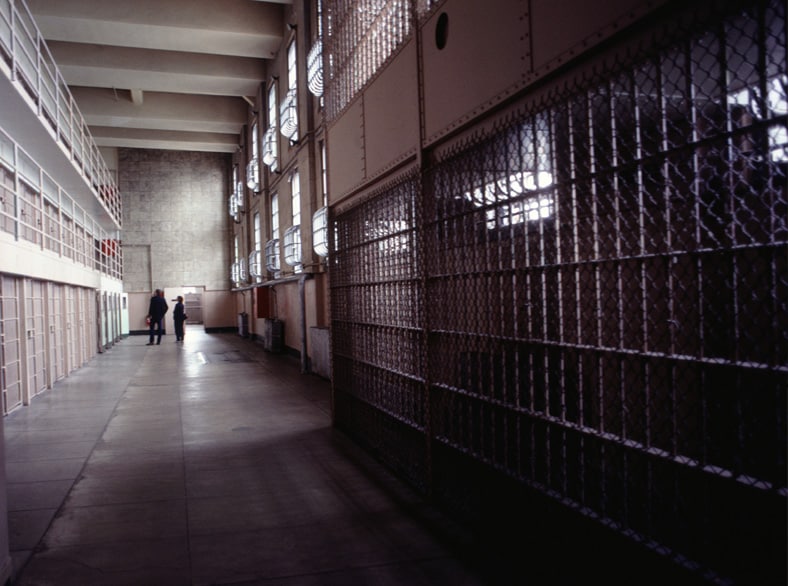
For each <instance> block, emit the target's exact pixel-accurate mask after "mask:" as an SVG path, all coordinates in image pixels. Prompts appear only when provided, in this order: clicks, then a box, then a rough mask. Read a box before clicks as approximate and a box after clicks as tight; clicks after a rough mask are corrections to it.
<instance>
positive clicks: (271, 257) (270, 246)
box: [265, 193, 280, 279]
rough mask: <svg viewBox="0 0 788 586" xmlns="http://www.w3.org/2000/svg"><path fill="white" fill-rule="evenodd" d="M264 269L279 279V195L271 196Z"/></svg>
mask: <svg viewBox="0 0 788 586" xmlns="http://www.w3.org/2000/svg"><path fill="white" fill-rule="evenodd" d="M265 268H266V269H268V271H269V272H270V273H271V274H272V275H273V277H274V278H275V279H276V278H278V277H279V275H280V273H279V269H280V263H279V195H278V194H276V193H274V194H273V195H272V196H271V240H269V241H268V242H266V243H265Z"/></svg>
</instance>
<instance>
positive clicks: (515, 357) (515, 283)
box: [331, 2, 788, 583]
mask: <svg viewBox="0 0 788 586" xmlns="http://www.w3.org/2000/svg"><path fill="white" fill-rule="evenodd" d="M785 20H786V17H785V6H784V4H783V3H782V2H770V3H766V2H764V3H759V4H758V6H757V7H754V8H751V9H747V10H746V11H744V12H742V13H739V14H736V15H734V16H732V17H729V18H727V19H726V20H725V21H724V22H722V23H717V24H713V21H711V20H708V21H702V20H701V19H699V21H698V23H696V24H695V25H694V26H702V27H707V28H702V29H698V30H694V31H684V34H683V35H682V38H683V39H684V40H682V41H681V42H677V43H675V44H672V45H671V46H666V47H664V48H662V49H659V50H658V51H656V50H655V51H654V52H652V53H650V54H647V55H646V54H644V55H642V56H641V57H640V58H637V59H634V60H633V61H632V64H631V65H628V66H626V67H624V68H622V69H619V70H616V71H610V72H609V73H608V74H607V75H606V76H604V77H605V78H604V79H602V78H601V77H600V78H599V79H598V80H597V81H596V82H594V83H592V84H579V83H578V84H576V85H575V86H574V87H571V88H570V89H567V90H566V91H565V92H564V93H563V94H560V95H559V94H558V93H555V94H553V95H552V97H551V98H550V99H549V100H546V101H543V102H542V103H540V104H538V105H530V106H525V105H524V107H523V108H524V109H523V111H522V113H521V114H520V115H518V116H515V117H512V118H511V119H510V120H509V121H508V122H506V123H504V124H501V125H500V126H499V128H498V130H497V131H496V132H494V133H493V134H492V135H491V136H489V137H487V138H485V139H484V140H474V141H472V142H468V143H466V144H463V145H460V146H459V147H457V148H456V149H455V151H454V152H452V153H450V154H448V155H446V156H444V157H442V158H441V159H440V160H438V161H436V163H435V164H434V165H433V167H432V168H431V169H430V170H429V171H428V172H427V173H425V175H424V177H422V178H421V179H420V180H418V181H417V180H415V179H412V180H408V181H406V182H404V183H402V184H400V185H397V186H393V187H390V188H388V189H385V190H383V192H381V193H380V194H378V195H377V196H376V197H373V198H371V199H369V200H367V201H366V202H363V203H361V204H360V205H358V206H357V207H355V208H354V209H352V210H350V211H348V212H344V213H340V214H338V215H337V217H336V218H335V227H336V233H335V239H336V242H335V247H336V250H335V252H334V253H333V256H332V264H331V280H332V289H331V298H332V305H331V306H332V312H333V313H332V320H333V321H332V325H333V328H334V331H333V336H334V360H335V364H334V376H335V379H336V380H335V381H334V385H335V396H336V402H337V411H336V415H337V421H338V423H339V424H340V425H342V426H344V427H346V428H348V429H350V430H351V431H352V432H353V433H354V434H355V435H356V436H357V437H359V438H361V439H362V441H364V442H365V443H367V444H368V445H369V446H371V447H372V448H373V449H375V450H376V451H377V452H378V453H379V454H380V455H381V457H382V458H383V459H385V460H386V461H388V462H389V463H390V464H392V465H393V466H394V467H395V468H397V469H399V470H400V471H404V472H405V474H406V477H408V478H409V479H410V480H411V481H412V482H413V483H414V484H415V485H416V486H421V487H422V488H423V489H424V490H431V491H433V493H434V494H436V495H438V496H439V498H441V499H443V500H444V501H445V502H449V503H452V505H453V506H454V507H458V508H463V507H468V506H471V503H472V502H473V496H472V494H471V493H472V491H473V488H472V487H470V486H468V485H467V484H463V483H462V482H458V479H460V478H461V476H462V475H461V474H457V475H456V476H453V475H452V470H456V469H457V463H458V462H459V463H460V465H462V463H463V462H465V464H466V465H467V466H474V467H476V466H478V465H479V464H482V465H484V466H486V467H487V468H488V469H490V470H495V471H496V472H497V473H499V474H500V475H502V476H504V477H506V478H509V479H514V480H515V481H516V482H518V483H520V484H521V485H522V486H524V487H527V488H528V489H529V490H535V491H537V492H538V493H541V494H543V495H546V496H547V497H548V498H549V499H552V500H554V501H557V502H560V503H562V504H563V505H566V506H568V507H569V508H571V509H572V510H574V511H577V512H579V513H581V514H582V515H584V516H586V517H588V518H591V519H594V520H596V521H598V522H599V523H601V524H604V525H605V526H607V527H609V528H612V529H614V530H615V531H617V532H619V533H620V534H622V535H625V536H627V537H629V538H631V539H632V540H634V541H637V542H640V543H643V544H645V545H647V546H648V547H650V548H651V549H653V550H655V551H657V552H659V553H661V554H664V555H665V556H667V557H670V558H672V559H673V560H674V561H676V562H679V563H682V564H684V565H687V566H689V567H692V568H698V569H700V571H701V572H702V573H705V574H706V575H707V576H712V577H714V576H716V577H718V578H720V579H721V580H725V579H727V578H728V577H732V578H733V579H742V580H743V583H746V581H747V580H750V579H752V578H753V577H757V578H759V579H765V580H767V581H768V580H769V579H773V578H774V577H775V576H782V577H783V578H784V576H785V547H786V543H785V534H786V508H785V505H786V495H787V494H788V490H786V381H788V339H787V332H788V317H786V316H787V315H788V313H787V310H788V301H787V300H788V272H787V271H786V269H787V268H788V266H787V265H788V247H787V246H786V244H787V243H788V225H787V219H786V218H787V217H788V205H787V199H786V198H787V196H786V182H787V178H786V177H787V175H786V173H787V170H788V130H787V129H786V117H787V115H788V99H786V87H787V86H788V73H787V72H786V28H785ZM677 38H678V37H677ZM570 85H571V84H570ZM420 184H421V185H423V188H421V189H419V185H420ZM443 454H455V456H453V457H452V466H453V468H452V466H448V465H445V464H444V463H442V462H441V457H442V455H443ZM438 469H440V470H441V474H437V473H436V470H438ZM488 498H489V495H488ZM760 583H766V582H760Z"/></svg>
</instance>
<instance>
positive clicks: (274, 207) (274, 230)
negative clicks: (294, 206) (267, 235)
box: [271, 193, 279, 240]
mask: <svg viewBox="0 0 788 586" xmlns="http://www.w3.org/2000/svg"><path fill="white" fill-rule="evenodd" d="M271 237H272V238H276V239H277V240H279V194H278V193H275V194H273V195H272V196H271Z"/></svg>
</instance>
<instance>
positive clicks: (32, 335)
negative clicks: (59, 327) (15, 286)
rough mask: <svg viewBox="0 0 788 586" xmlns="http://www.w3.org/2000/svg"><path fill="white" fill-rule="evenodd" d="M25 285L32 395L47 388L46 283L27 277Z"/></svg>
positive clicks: (28, 383) (27, 344) (29, 381)
mask: <svg viewBox="0 0 788 586" xmlns="http://www.w3.org/2000/svg"><path fill="white" fill-rule="evenodd" d="M24 287H25V344H26V346H27V352H26V356H27V391H28V393H30V396H31V397H32V396H34V395H37V394H39V393H41V392H43V391H45V390H46V388H47V380H46V337H45V335H46V328H45V327H44V322H45V321H46V314H45V313H44V283H43V282H42V281H37V280H34V279H25V280H24Z"/></svg>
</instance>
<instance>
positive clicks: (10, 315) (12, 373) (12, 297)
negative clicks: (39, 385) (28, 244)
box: [0, 275, 22, 415]
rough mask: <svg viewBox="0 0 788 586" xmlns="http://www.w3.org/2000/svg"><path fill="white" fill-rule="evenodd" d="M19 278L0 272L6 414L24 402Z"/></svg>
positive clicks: (1, 371)
mask: <svg viewBox="0 0 788 586" xmlns="http://www.w3.org/2000/svg"><path fill="white" fill-rule="evenodd" d="M16 285H17V279H15V278H14V277H9V276H6V275H0V365H2V368H0V383H2V392H3V415H6V414H8V413H9V412H10V411H11V410H13V409H15V408H16V407H19V406H20V405H21V404H22V363H21V346H20V344H21V341H20V333H21V328H20V327H19V326H20V324H19V298H18V297H17V293H16Z"/></svg>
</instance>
